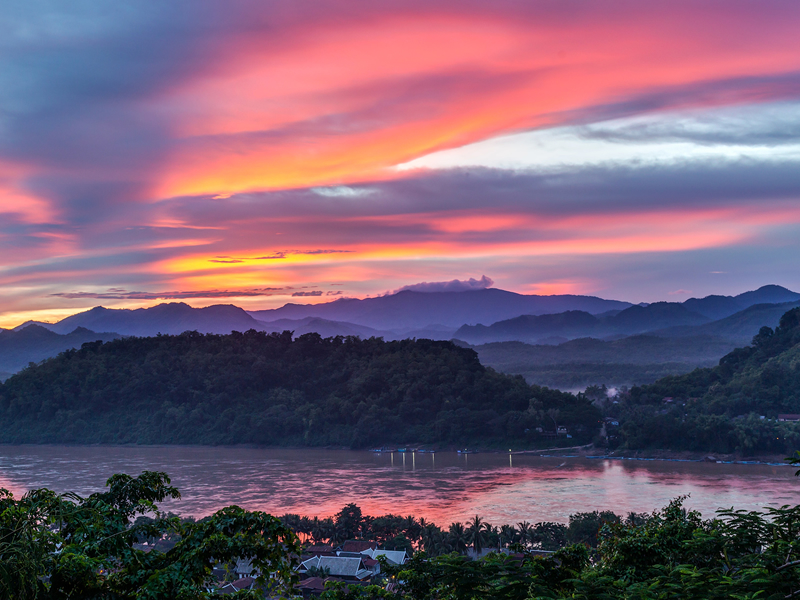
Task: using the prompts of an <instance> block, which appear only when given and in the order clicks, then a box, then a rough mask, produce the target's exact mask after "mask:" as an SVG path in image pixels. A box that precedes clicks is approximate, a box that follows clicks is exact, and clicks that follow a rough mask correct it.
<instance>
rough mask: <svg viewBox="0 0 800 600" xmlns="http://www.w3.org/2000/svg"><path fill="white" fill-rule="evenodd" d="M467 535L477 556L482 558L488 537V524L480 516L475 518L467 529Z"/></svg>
mask: <svg viewBox="0 0 800 600" xmlns="http://www.w3.org/2000/svg"><path fill="white" fill-rule="evenodd" d="M466 534H467V541H469V542H471V543H472V547H473V549H474V550H475V554H476V555H477V556H480V554H481V550H483V547H484V543H485V542H486V537H487V536H486V524H485V523H484V522H483V519H481V518H480V517H479V516H478V515H475V518H474V519H472V520H471V521H470V523H469V527H467V531H466Z"/></svg>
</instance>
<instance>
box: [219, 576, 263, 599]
mask: <svg viewBox="0 0 800 600" xmlns="http://www.w3.org/2000/svg"><path fill="white" fill-rule="evenodd" d="M255 584H256V580H255V579H253V578H252V577H243V578H242V579H237V580H236V581H229V582H228V583H224V584H222V585H221V586H220V587H218V588H216V590H214V591H216V592H217V593H219V594H226V595H227V594H235V593H236V592H241V591H242V590H252V589H253V588H254V587H255Z"/></svg>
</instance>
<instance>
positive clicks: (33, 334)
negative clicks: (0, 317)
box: [0, 324, 120, 378]
mask: <svg viewBox="0 0 800 600" xmlns="http://www.w3.org/2000/svg"><path fill="white" fill-rule="evenodd" d="M119 337H120V336H119V335H118V334H116V333H95V332H94V331H89V330H88V329H85V328H82V327H78V328H76V329H75V330H74V331H71V332H70V333H68V334H65V335H61V334H58V333H55V332H53V331H50V330H49V329H46V328H44V327H41V326H39V325H34V324H31V325H29V326H27V327H25V328H23V329H20V330H19V331H14V330H2V331H0V372H4V373H6V376H7V375H9V374H11V373H15V372H16V371H19V370H20V369H23V368H24V367H27V366H28V364H29V363H32V362H33V363H38V362H40V361H42V360H44V359H45V358H50V357H51V356H55V355H56V354H58V353H59V352H63V351H64V350H68V349H70V348H80V347H81V345H82V344H85V343H86V342H94V341H97V340H102V341H104V342H110V341H111V340H114V339H117V338H119ZM3 377H5V376H3V375H0V378H3Z"/></svg>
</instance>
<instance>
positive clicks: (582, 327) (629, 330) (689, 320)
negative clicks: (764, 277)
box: [454, 286, 800, 344]
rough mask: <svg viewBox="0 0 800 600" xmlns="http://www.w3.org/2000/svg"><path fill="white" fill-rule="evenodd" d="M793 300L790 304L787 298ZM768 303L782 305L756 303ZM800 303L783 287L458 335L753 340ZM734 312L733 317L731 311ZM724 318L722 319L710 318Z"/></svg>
mask: <svg viewBox="0 0 800 600" xmlns="http://www.w3.org/2000/svg"><path fill="white" fill-rule="evenodd" d="M786 298H789V299H791V301H790V302H787V301H786V300H785V299H786ZM762 299H767V300H781V301H782V302H781V303H770V304H765V303H757V304H750V303H756V302H757V301H760V300H762ZM793 302H800V294H797V293H795V292H792V291H790V290H787V289H785V288H782V287H780V286H764V287H763V288H759V289H758V290H755V291H753V292H745V293H744V294H740V295H739V296H708V297H706V298H702V299H697V298H692V299H690V300H687V301H686V302H655V303H653V304H649V305H646V306H639V305H635V306H630V307H628V308H626V309H624V310H622V311H619V312H611V313H608V314H605V315H603V314H601V315H591V314H589V313H587V312H583V311H568V312H564V313H560V314H555V315H541V316H534V315H522V316H519V317H516V318H514V319H508V320H505V321H499V322H496V323H493V324H492V325H488V326H486V325H464V326H462V327H460V328H459V329H458V330H457V331H456V332H455V334H454V337H455V338H456V339H460V340H464V341H466V342H469V343H470V344H483V343H490V342H503V341H520V342H526V343H542V340H544V339H545V338H548V337H558V338H563V339H565V340H567V339H575V338H581V337H595V338H601V339H603V338H612V337H619V336H630V335H638V334H642V333H654V334H657V335H665V336H667V337H675V336H689V335H691V336H697V335H715V336H719V337H721V338H723V339H727V340H737V341H749V339H750V338H751V337H752V336H753V335H754V334H755V333H756V332H758V329H759V328H760V327H761V326H762V325H770V326H773V325H776V324H777V323H778V320H779V319H780V316H781V315H782V314H783V313H784V312H786V310H788V309H789V308H792V307H793V306H794V304H793ZM731 311H732V312H731ZM710 315H722V316H710Z"/></svg>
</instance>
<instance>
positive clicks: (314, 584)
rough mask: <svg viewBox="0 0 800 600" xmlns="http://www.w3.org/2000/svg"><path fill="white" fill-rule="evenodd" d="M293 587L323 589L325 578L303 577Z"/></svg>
mask: <svg viewBox="0 0 800 600" xmlns="http://www.w3.org/2000/svg"><path fill="white" fill-rule="evenodd" d="M295 587H297V588H300V589H304V590H320V591H322V590H324V589H325V580H324V579H322V577H309V578H308V579H303V581H301V582H300V583H298V584H297V585H296V586H295Z"/></svg>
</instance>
